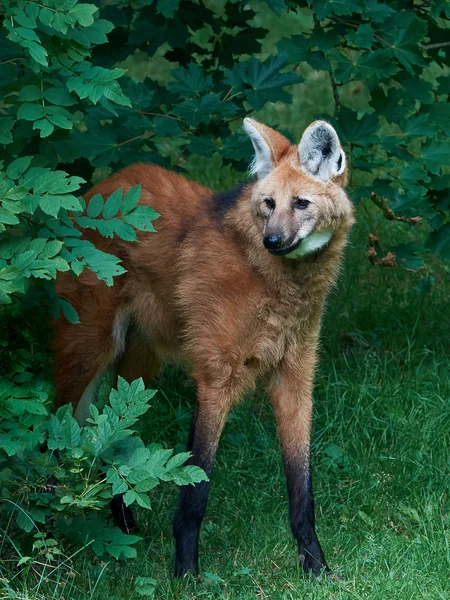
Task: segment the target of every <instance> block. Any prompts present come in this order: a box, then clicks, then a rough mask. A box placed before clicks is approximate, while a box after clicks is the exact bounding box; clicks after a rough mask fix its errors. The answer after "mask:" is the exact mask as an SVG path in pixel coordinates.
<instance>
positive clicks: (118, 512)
mask: <svg viewBox="0 0 450 600" xmlns="http://www.w3.org/2000/svg"><path fill="white" fill-rule="evenodd" d="M109 506H110V507H111V514H112V517H113V519H114V523H115V524H116V525H117V527H119V528H120V529H121V530H122V531H123V532H124V533H131V532H132V531H134V530H135V529H136V528H137V525H136V521H135V520H134V516H133V513H132V511H131V508H130V507H129V506H126V504H125V502H124V501H123V494H116V495H115V496H113V498H112V500H111V502H110V503H109Z"/></svg>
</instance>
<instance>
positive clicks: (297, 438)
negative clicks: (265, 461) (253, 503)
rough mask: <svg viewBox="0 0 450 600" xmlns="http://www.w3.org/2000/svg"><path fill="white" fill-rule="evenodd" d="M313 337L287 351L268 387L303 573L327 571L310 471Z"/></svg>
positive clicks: (313, 365)
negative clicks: (317, 526)
mask: <svg viewBox="0 0 450 600" xmlns="http://www.w3.org/2000/svg"><path fill="white" fill-rule="evenodd" d="M316 348H317V337H315V338H312V339H310V340H309V341H308V342H307V343H305V342H303V343H302V344H301V346H300V347H298V348H297V347H295V348H290V350H289V352H288V353H287V354H286V356H285V358H284V359H283V361H282V363H281V364H280V367H279V369H278V370H277V372H276V373H275V374H274V376H273V378H272V380H271V383H270V385H269V394H270V398H271V401H272V404H273V407H274V411H275V416H276V420H277V427H278V436H279V439H280V444H281V449H282V453H283V461H284V468H285V472H286V479H287V488H288V495H289V509H290V518H291V528H292V532H293V534H294V536H295V538H296V540H297V543H298V550H299V556H300V562H301V564H302V566H303V569H304V571H305V572H306V573H313V574H314V575H319V574H320V572H321V571H322V570H325V571H329V568H328V565H327V563H326V561H325V558H324V555H323V552H322V548H321V547H320V543H319V540H318V539H317V534H316V529H315V516H314V499H313V491H312V484H311V469H310V431H311V412H312V387H313V377H314V367H315V362H316Z"/></svg>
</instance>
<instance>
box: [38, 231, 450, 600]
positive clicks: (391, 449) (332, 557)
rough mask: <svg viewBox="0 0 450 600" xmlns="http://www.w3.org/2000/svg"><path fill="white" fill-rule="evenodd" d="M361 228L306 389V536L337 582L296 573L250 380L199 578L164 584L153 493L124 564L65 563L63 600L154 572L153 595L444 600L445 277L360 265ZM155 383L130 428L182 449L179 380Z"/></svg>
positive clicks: (270, 442)
mask: <svg viewBox="0 0 450 600" xmlns="http://www.w3.org/2000/svg"><path fill="white" fill-rule="evenodd" d="M368 227H369V224H367V226H366V224H365V223H364V222H360V223H359V225H358V227H357V228H356V230H355V232H354V234H353V237H352V244H351V246H350V248H349V250H348V252H347V256H346V266H345V270H344V272H343V275H342V277H341V280H340V283H339V285H338V286H337V288H336V290H335V291H334V292H333V294H332V295H331V297H330V299H329V302H328V309H327V315H326V318H325V320H324V325H323V335H322V349H321V361H320V368H319V370H318V373H317V377H316V387H315V394H314V396H315V413H314V431H313V458H312V462H313V482H314V489H315V497H316V513H317V529H318V534H319V538H320V539H321V542H322V545H323V548H324V551H325V554H326V556H327V559H328V561H329V564H330V566H331V567H332V568H333V570H334V571H335V572H336V573H337V574H339V575H340V577H341V578H342V581H339V580H337V579H330V578H322V579H320V580H318V581H316V580H310V579H308V578H306V577H305V576H304V575H303V574H302V572H301V571H300V569H299V566H298V561H297V556H296V548H295V544H294V541H293V539H292V537H291V534H290V530H289V525H288V517H287V496H286V493H285V482H284V474H283V470H282V465H281V458H280V453H279V448H278V442H277V438H276V431H275V427H274V420H273V415H272V412H271V408H270V405H269V403H268V401H267V399H266V397H265V395H264V390H263V389H260V390H257V392H256V393H255V394H253V395H252V396H251V397H249V398H247V399H246V400H245V401H244V402H243V403H242V404H241V405H240V406H239V407H238V408H237V409H236V410H235V411H234V413H233V414H232V415H231V416H230V419H229V422H228V424H227V427H226V431H225V434H224V436H223V439H222V442H221V446H220V450H219V453H218V459H217V466H216V469H215V471H214V474H213V477H212V489H211V496H210V503H209V507H208V512H207V517H206V520H205V523H204V526H203V529H202V533H201V544H200V546H201V576H200V578H199V579H198V580H195V579H193V578H190V579H187V580H182V581H180V580H175V579H173V577H172V568H173V541H172V535H171V519H172V516H173V513H174V510H175V507H176V496H177V494H176V490H175V489H174V488H171V487H169V486H165V487H164V486H162V487H161V488H156V490H155V491H154V495H153V510H152V511H151V512H148V511H145V514H139V523H140V535H142V537H143V540H142V541H141V542H140V543H139V545H138V558H137V559H136V560H135V561H129V562H127V563H116V562H111V563H109V564H107V565H106V566H105V565H96V566H93V565H92V564H91V565H90V560H91V559H90V558H89V556H85V557H84V558H82V559H79V560H77V559H75V561H74V565H73V566H74V570H75V572H77V573H78V575H76V576H75V578H74V579H73V580H72V581H71V582H70V584H67V587H66V592H65V593H64V596H65V598H71V599H78V598H80V600H81V599H83V600H87V599H89V600H94V599H95V600H97V599H98V600H100V599H101V600H104V599H111V600H113V599H114V600H119V599H121V600H128V599H129V600H131V599H134V598H138V597H139V596H137V595H136V593H135V592H134V591H133V588H134V585H133V581H134V578H135V577H136V576H146V577H153V578H155V579H156V581H157V587H156V591H155V595H154V598H155V599H158V600H160V599H161V600H162V599H164V600H175V599H181V598H182V599H186V600H188V599H189V600H194V599H197V598H198V599H200V598H207V599H217V600H218V599H224V600H225V599H230V600H250V599H258V598H259V599H267V600H269V599H270V600H272V599H273V600H278V599H279V600H284V599H286V600H291V599H298V598H302V599H303V598H304V599H311V600H313V599H314V600H322V599H323V600H324V599H327V600H328V599H331V598H336V599H339V600H340V599H349V600H350V599H363V598H370V599H371V600H397V599H398V600H409V599H410V598H418V599H421V598H426V600H438V599H440V600H443V599H448V598H450V580H449V566H450V510H449V508H450V505H449V495H448V490H449V473H450V471H449V464H450V463H449V458H450V452H449V441H450V439H449V438H450V400H449V398H450V373H449V368H448V365H449V362H448V360H449V339H450V337H449V320H448V315H447V314H446V312H445V308H444V307H445V306H448V288H449V286H448V272H447V271H446V270H445V269H443V268H442V267H438V268H437V270H436V271H435V272H434V274H433V277H431V276H430V275H429V274H427V273H426V272H422V273H418V274H412V273H409V272H406V271H402V270H400V269H394V268H385V269H382V268H379V267H378V268H377V267H373V266H372V265H370V263H369V262H368V261H367V259H366V258H365V255H364V250H363V249H362V247H363V244H364V240H365V237H366V234H367V230H368ZM155 386H156V387H158V389H159V390H160V391H159V394H158V395H157V396H156V397H155V400H154V404H153V408H152V409H151V410H150V411H149V413H147V415H146V416H145V422H144V423H143V424H142V430H143V432H144V434H143V435H144V437H145V438H146V439H147V440H148V441H159V442H162V443H164V444H165V445H167V446H168V447H175V448H176V449H177V450H181V449H182V448H183V446H184V444H185V442H186V438H187V432H188V428H189V422H190V418H191V415H192V408H193V402H194V388H193V385H192V382H190V381H189V379H188V378H187V377H186V375H185V374H184V373H183V372H181V371H178V370H174V369H170V368H169V369H166V370H165V371H164V372H163V373H162V374H161V376H160V377H159V379H158V380H157V381H156V382H155ZM54 594H56V595H53V596H52V597H54V598H57V597H58V598H59V597H61V596H60V594H61V589H59V591H58V592H57V591H56V590H55V592H54ZM45 597H46V598H47V597H49V596H45Z"/></svg>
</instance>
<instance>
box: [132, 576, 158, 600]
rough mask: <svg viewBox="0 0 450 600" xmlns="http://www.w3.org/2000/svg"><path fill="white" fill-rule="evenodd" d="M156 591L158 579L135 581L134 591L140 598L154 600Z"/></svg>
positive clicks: (143, 578)
mask: <svg viewBox="0 0 450 600" xmlns="http://www.w3.org/2000/svg"><path fill="white" fill-rule="evenodd" d="M155 590H156V579H152V578H151V577H136V579H135V580H134V591H135V592H136V594H138V595H139V596H146V597H147V598H152V597H153V595H154V593H155Z"/></svg>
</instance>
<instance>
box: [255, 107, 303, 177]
mask: <svg viewBox="0 0 450 600" xmlns="http://www.w3.org/2000/svg"><path fill="white" fill-rule="evenodd" d="M243 127H244V131H245V133H246V134H247V135H248V136H249V137H250V139H251V141H252V144H253V148H254V149H255V157H254V159H253V160H252V162H251V164H250V173H252V175H257V176H258V178H260V179H262V178H263V177H266V175H268V174H269V173H270V171H271V170H272V169H273V168H274V167H275V166H276V165H277V163H278V162H279V160H280V158H281V157H282V156H284V154H286V152H287V151H288V150H289V148H290V147H291V144H290V142H289V140H287V139H286V138H285V137H284V135H281V133H278V131H275V129H272V128H271V127H267V125H263V124H262V123H258V121H254V120H253V119H249V118H246V119H244V124H243Z"/></svg>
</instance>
